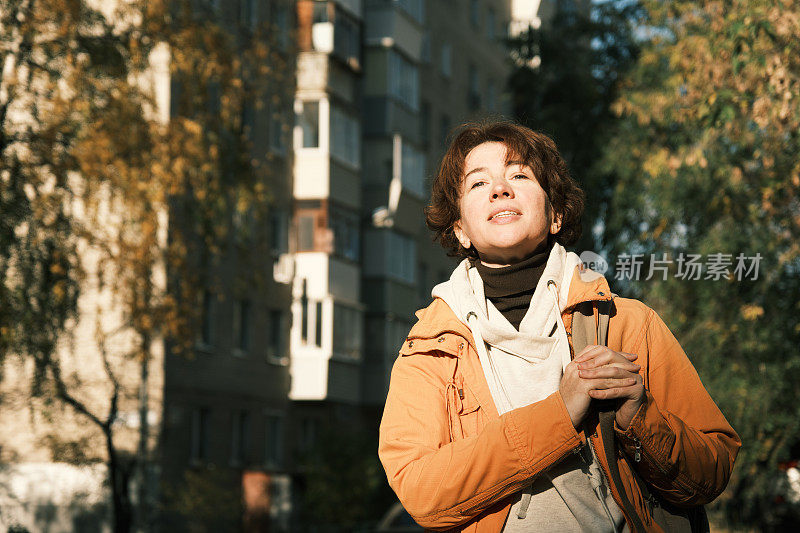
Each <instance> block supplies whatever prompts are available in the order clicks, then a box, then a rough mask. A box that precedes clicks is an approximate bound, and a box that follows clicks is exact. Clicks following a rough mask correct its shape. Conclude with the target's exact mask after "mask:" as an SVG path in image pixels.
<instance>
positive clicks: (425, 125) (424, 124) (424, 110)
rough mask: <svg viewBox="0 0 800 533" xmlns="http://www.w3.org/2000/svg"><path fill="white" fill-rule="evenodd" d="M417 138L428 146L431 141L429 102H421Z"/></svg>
mask: <svg viewBox="0 0 800 533" xmlns="http://www.w3.org/2000/svg"><path fill="white" fill-rule="evenodd" d="M419 138H420V139H422V144H424V145H425V146H428V145H429V144H430V143H431V104H430V103H429V102H422V105H421V108H420V112H419Z"/></svg>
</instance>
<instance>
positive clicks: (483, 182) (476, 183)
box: [469, 180, 486, 190]
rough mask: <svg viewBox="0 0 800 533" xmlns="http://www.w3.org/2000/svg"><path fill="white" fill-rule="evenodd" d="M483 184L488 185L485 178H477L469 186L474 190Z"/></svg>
mask: <svg viewBox="0 0 800 533" xmlns="http://www.w3.org/2000/svg"><path fill="white" fill-rule="evenodd" d="M482 185H486V182H485V181H483V180H477V181H475V182H474V183H473V184H472V185H470V187H469V188H470V190H472V189H476V188H478V187H480V186H482Z"/></svg>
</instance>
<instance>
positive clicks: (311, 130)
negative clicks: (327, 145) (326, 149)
mask: <svg viewBox="0 0 800 533" xmlns="http://www.w3.org/2000/svg"><path fill="white" fill-rule="evenodd" d="M300 107H301V110H300V112H299V113H298V114H297V124H298V126H300V128H301V129H302V131H303V148H318V147H319V101H306V102H301V103H300Z"/></svg>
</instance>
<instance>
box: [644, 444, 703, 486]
mask: <svg viewBox="0 0 800 533" xmlns="http://www.w3.org/2000/svg"><path fill="white" fill-rule="evenodd" d="M633 446H634V454H633V460H634V461H635V462H637V463H638V462H641V460H642V457H644V458H645V463H647V464H648V465H649V466H651V467H653V468H655V470H657V471H658V472H659V473H660V474H661V475H662V477H664V478H669V479H672V482H673V483H674V484H675V485H678V487H680V488H681V489H683V490H684V491H686V492H687V493H692V494H696V493H698V492H700V493H703V492H705V491H704V490H703V488H702V487H701V486H700V485H698V484H696V483H694V482H693V481H692V480H691V479H686V480H684V479H682V478H683V477H684V476H680V475H676V476H674V477H672V476H670V475H669V474H668V473H667V471H666V469H665V468H664V467H663V466H661V464H660V463H659V462H658V461H656V460H655V458H654V457H653V456H652V455H651V454H650V452H648V451H647V450H646V449H645V448H643V447H642V443H641V442H640V441H639V439H638V438H637V437H633Z"/></svg>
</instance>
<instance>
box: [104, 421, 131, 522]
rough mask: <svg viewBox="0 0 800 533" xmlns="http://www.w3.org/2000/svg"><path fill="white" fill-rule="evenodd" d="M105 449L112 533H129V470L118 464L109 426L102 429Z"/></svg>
mask: <svg viewBox="0 0 800 533" xmlns="http://www.w3.org/2000/svg"><path fill="white" fill-rule="evenodd" d="M104 432H105V434H106V448H107V449H108V479H109V480H110V481H111V503H112V506H111V508H112V514H113V522H114V533H130V531H131V522H132V518H133V516H132V513H131V495H130V489H129V486H128V481H129V478H130V474H129V469H128V468H127V467H126V465H123V464H121V463H120V460H119V456H118V455H117V450H116V448H114V441H113V439H112V433H111V427H110V425H109V426H107V427H106V428H104Z"/></svg>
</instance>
